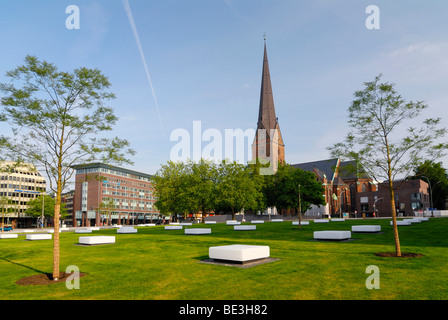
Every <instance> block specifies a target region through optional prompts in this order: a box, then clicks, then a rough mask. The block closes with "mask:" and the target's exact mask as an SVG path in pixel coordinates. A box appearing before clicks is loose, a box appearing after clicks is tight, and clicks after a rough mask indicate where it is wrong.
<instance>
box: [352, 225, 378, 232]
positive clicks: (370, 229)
mask: <svg viewBox="0 0 448 320" xmlns="http://www.w3.org/2000/svg"><path fill="white" fill-rule="evenodd" d="M380 231H381V226H380V225H360V226H352V232H369V233H370V232H380Z"/></svg>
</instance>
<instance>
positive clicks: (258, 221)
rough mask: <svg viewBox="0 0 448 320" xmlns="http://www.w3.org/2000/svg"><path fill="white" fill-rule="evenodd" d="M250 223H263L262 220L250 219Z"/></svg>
mask: <svg viewBox="0 0 448 320" xmlns="http://www.w3.org/2000/svg"><path fill="white" fill-rule="evenodd" d="M251 223H254V224H259V223H264V220H252V221H251Z"/></svg>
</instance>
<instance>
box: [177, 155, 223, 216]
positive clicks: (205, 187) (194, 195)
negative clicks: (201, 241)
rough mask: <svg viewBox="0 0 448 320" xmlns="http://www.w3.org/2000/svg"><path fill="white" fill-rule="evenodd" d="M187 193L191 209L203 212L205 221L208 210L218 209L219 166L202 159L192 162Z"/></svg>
mask: <svg viewBox="0 0 448 320" xmlns="http://www.w3.org/2000/svg"><path fill="white" fill-rule="evenodd" d="M190 168H191V171H190V174H189V175H188V180H187V186H188V188H186V190H185V194H186V197H187V199H189V207H190V210H191V211H193V212H196V213H199V212H201V214H202V222H203V223H204V222H205V215H206V214H207V212H211V211H214V210H216V184H217V166H216V164H215V163H214V162H212V161H208V160H204V159H201V160H200V161H198V162H197V163H196V162H190Z"/></svg>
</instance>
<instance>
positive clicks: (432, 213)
mask: <svg viewBox="0 0 448 320" xmlns="http://www.w3.org/2000/svg"><path fill="white" fill-rule="evenodd" d="M420 177H422V178H426V180H428V184H429V200H430V202H431V203H430V206H431V217H434V208H433V204H432V187H431V181H429V178H428V177H426V176H420ZM439 182H440V181H438V182H437V183H439ZM437 183H436V184H437ZM436 184H435V185H436ZM435 185H434V186H435Z"/></svg>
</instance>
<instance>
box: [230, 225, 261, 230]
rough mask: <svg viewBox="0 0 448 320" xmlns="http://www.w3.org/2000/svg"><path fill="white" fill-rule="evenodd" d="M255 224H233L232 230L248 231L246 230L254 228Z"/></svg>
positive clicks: (255, 227)
mask: <svg viewBox="0 0 448 320" xmlns="http://www.w3.org/2000/svg"><path fill="white" fill-rule="evenodd" d="M256 229H257V226H252V225H242V226H233V230H237V231H248V230H256Z"/></svg>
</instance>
